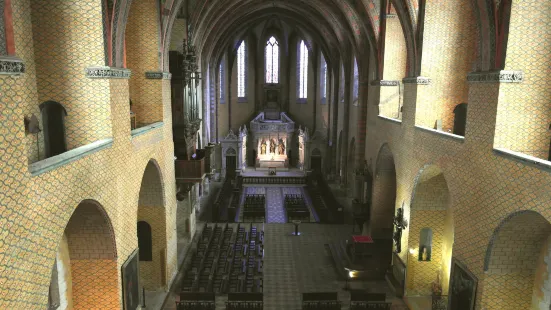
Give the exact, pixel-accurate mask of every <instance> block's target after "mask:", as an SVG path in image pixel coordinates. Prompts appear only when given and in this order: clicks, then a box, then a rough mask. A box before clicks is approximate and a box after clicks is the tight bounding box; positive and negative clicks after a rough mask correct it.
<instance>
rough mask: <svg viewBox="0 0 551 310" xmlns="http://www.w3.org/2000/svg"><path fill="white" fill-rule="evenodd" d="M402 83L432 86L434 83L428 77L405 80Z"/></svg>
mask: <svg viewBox="0 0 551 310" xmlns="http://www.w3.org/2000/svg"><path fill="white" fill-rule="evenodd" d="M402 82H403V83H404V84H417V85H430V84H431V83H432V80H431V79H430V78H428V77H424V76H417V77H407V78H404V79H403V80H402Z"/></svg>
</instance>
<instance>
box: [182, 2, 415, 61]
mask: <svg viewBox="0 0 551 310" xmlns="http://www.w3.org/2000/svg"><path fill="white" fill-rule="evenodd" d="M417 1H418V0H391V2H392V4H393V5H394V4H395V2H396V3H399V5H398V6H397V9H396V10H397V11H400V12H397V13H398V15H399V16H400V20H401V21H402V24H403V25H407V26H406V27H404V28H405V29H407V30H410V31H411V32H413V29H414V28H415V25H416V21H417V6H418V5H417ZM387 3H388V2H387V0H211V1H192V0H191V1H190V2H189V6H190V7H189V25H190V28H191V30H192V34H193V42H194V44H195V46H197V48H198V50H199V52H200V53H201V54H202V55H203V57H206V59H217V58H219V57H220V55H219V53H220V52H219V51H221V50H223V49H224V47H226V46H228V44H230V43H231V42H232V41H233V40H235V38H236V37H238V36H239V35H240V34H241V33H243V32H244V31H246V30H247V29H250V27H252V26H254V25H256V24H258V23H260V22H261V21H263V20H267V19H270V18H271V17H274V16H276V17H277V18H280V19H281V20H284V21H285V23H287V24H289V25H293V26H295V27H296V28H297V29H300V30H301V32H303V33H307V34H308V35H309V36H310V37H311V38H312V40H314V41H315V42H316V43H317V44H319V46H320V47H321V48H322V50H323V51H324V54H326V56H327V57H328V58H329V59H328V60H329V61H331V59H333V60H336V59H337V58H338V57H341V55H345V54H348V55H350V52H349V51H351V50H352V51H353V55H355V56H356V57H357V58H358V61H360V62H361V61H362V59H369V57H366V56H368V54H369V51H375V50H377V45H378V40H379V37H380V20H381V14H384V11H383V12H381V7H382V6H384V7H387V6H388V4H387ZM345 51H348V53H344V52H345Z"/></svg>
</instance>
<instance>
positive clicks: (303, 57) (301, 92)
mask: <svg viewBox="0 0 551 310" xmlns="http://www.w3.org/2000/svg"><path fill="white" fill-rule="evenodd" d="M298 70H299V71H298V98H299V99H306V98H308V48H307V47H306V44H304V40H303V41H300V45H299V52H298Z"/></svg>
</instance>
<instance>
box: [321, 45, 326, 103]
mask: <svg viewBox="0 0 551 310" xmlns="http://www.w3.org/2000/svg"><path fill="white" fill-rule="evenodd" d="M320 73H321V77H320V84H321V85H320V90H321V104H325V103H326V101H327V62H326V61H325V57H323V54H321V65H320Z"/></svg>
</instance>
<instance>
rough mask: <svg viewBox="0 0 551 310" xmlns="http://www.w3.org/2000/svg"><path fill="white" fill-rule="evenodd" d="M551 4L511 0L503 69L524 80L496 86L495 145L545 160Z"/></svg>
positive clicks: (550, 87)
mask: <svg viewBox="0 0 551 310" xmlns="http://www.w3.org/2000/svg"><path fill="white" fill-rule="evenodd" d="M549 16H551V5H550V4H549V2H547V1H520V0H516V1H513V6H512V12H511V21H510V32H509V41H508V48H507V59H506V63H505V70H521V71H523V72H524V82H523V83H521V84H504V85H502V86H501V88H500V100H499V105H498V113H497V125H496V132H495V146H496V147H499V148H505V149H509V150H512V151H516V152H521V153H524V154H527V155H531V156H535V157H538V158H541V159H545V160H547V157H548V155H549V141H550V138H551V133H550V131H549V125H550V123H551V109H549V106H550V104H551V81H549V77H548V76H547V68H549V67H550V66H551V54H550V53H548V52H547V51H549V49H550V48H551V28H550V27H549V26H548V24H549V21H550V17H549Z"/></svg>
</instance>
